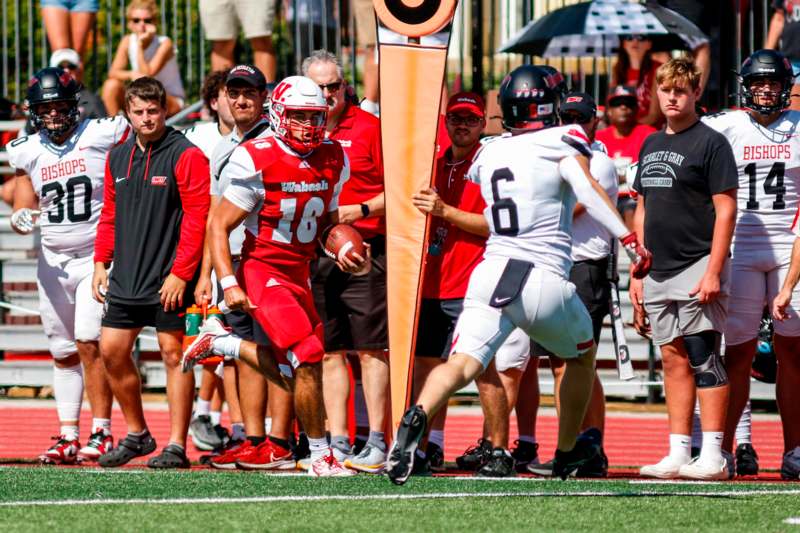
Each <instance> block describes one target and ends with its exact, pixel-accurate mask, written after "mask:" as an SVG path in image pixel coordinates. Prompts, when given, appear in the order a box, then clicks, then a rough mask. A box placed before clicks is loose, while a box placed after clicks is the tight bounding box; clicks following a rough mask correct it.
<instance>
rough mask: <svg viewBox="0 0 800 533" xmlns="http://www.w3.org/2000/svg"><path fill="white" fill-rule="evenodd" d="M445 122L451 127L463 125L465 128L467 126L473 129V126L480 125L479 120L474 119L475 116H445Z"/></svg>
mask: <svg viewBox="0 0 800 533" xmlns="http://www.w3.org/2000/svg"><path fill="white" fill-rule="evenodd" d="M447 122H449V123H450V124H452V125H453V126H461V125H462V124H463V125H465V126H469V127H470V128H474V127H475V126H477V125H478V124H480V123H481V118H480V117H476V116H475V115H468V116H458V115H447Z"/></svg>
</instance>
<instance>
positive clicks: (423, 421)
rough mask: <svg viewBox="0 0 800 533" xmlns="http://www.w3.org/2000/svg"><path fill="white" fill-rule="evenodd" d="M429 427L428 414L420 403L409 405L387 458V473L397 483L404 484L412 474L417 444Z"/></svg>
mask: <svg viewBox="0 0 800 533" xmlns="http://www.w3.org/2000/svg"><path fill="white" fill-rule="evenodd" d="M427 427H428V415H426V414H425V411H423V410H422V407H421V406H419V405H415V406H413V407H409V408H408V410H407V411H406V412H405V414H404V415H403V418H402V419H401V420H400V427H399V428H398V430H397V438H396V439H395V441H394V444H392V449H391V450H389V458H388V459H387V460H386V474H387V475H388V476H389V480H391V482H392V483H394V484H395V485H402V484H403V483H405V482H406V480H407V479H408V477H409V476H410V475H411V472H412V470H413V469H414V458H415V456H416V451H417V446H418V445H419V441H420V439H422V436H423V435H424V434H425V429H426V428H427Z"/></svg>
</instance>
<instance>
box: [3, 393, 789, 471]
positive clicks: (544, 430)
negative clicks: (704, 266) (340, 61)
mask: <svg viewBox="0 0 800 533" xmlns="http://www.w3.org/2000/svg"><path fill="white" fill-rule="evenodd" d="M0 412H1V413H2V416H0V462H2V460H3V459H23V460H31V461H32V460H35V458H36V457H38V455H39V454H40V453H42V452H43V451H44V450H45V449H46V448H47V447H48V446H49V444H50V440H49V437H50V436H52V435H55V434H56V433H58V421H57V418H56V412H55V409H54V408H53V407H49V406H48V407H44V406H43V407H27V406H26V407H22V406H20V407H15V406H14V405H13V404H12V403H4V404H3V405H2V408H1V409H0ZM146 417H147V421H148V424H149V427H150V431H151V432H152V433H153V435H154V436H155V438H156V440H157V441H158V443H159V448H161V447H163V446H165V445H166V444H167V442H168V438H169V415H168V413H167V412H166V411H157V410H149V411H147V412H146ZM90 424H91V415H90V414H89V412H88V411H85V410H84V411H83V414H82V418H81V429H82V434H81V436H82V438H83V439H84V440H85V439H86V437H88V431H89V426H90ZM556 424H557V421H556V419H555V417H554V416H552V415H541V416H540V417H539V421H538V427H537V438H538V439H539V442H540V449H539V454H540V458H542V459H543V460H546V459H549V458H550V457H551V456H552V453H553V450H554V448H555V444H556ZM481 425H482V418H481V417H480V416H478V415H471V414H451V415H450V416H448V418H447V426H446V428H445V443H446V445H445V456H446V458H447V460H448V461H452V460H454V459H455V457H456V456H457V455H460V454H461V453H462V452H463V451H464V449H465V448H467V447H468V446H470V445H472V444H473V443H474V442H475V441H476V440H477V439H478V437H479V436H480V433H481ZM515 426H516V422H515V421H514V420H512V437H511V439H512V442H513V439H515V438H516V427H515ZM112 427H113V429H114V434H115V437H117V438H119V437H121V436H123V435H124V433H125V430H124V428H125V424H124V420H123V418H122V414H121V413H120V412H119V411H118V410H115V411H114V416H113V421H112ZM667 439H668V432H667V421H666V418H665V417H663V416H661V415H652V416H646V415H644V416H642V415H637V416H624V415H621V414H617V413H609V415H608V418H607V421H606V437H605V450H606V454H607V455H608V458H609V462H610V463H611V466H616V467H620V466H631V465H633V466H636V465H643V464H649V463H653V462H657V461H659V460H660V459H661V457H663V456H664V454H665V453H666V452H667V448H668V444H667ZM753 445H754V446H755V448H756V450H757V451H758V454H759V462H760V464H761V467H762V468H765V469H777V468H780V462H781V454H782V449H783V438H782V435H781V427H780V422H779V421H777V420H755V421H754V422H753ZM200 455H201V452H198V451H197V450H195V449H194V447H192V446H191V445H190V446H189V457H190V459H192V460H197V459H198V458H199V457H200Z"/></svg>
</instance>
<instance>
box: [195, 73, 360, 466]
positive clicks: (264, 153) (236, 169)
mask: <svg viewBox="0 0 800 533" xmlns="http://www.w3.org/2000/svg"><path fill="white" fill-rule="evenodd" d="M270 104H271V105H270V120H271V122H272V127H273V129H274V130H275V136H274V137H273V138H265V139H254V140H252V141H248V142H246V143H244V144H242V145H240V146H239V147H237V148H236V149H235V150H234V152H233V154H232V155H231V158H230V160H229V162H228V167H229V168H230V170H229V172H231V173H232V174H231V176H232V179H231V184H230V185H229V186H228V188H227V189H226V190H225V193H224V195H223V198H222V200H221V201H220V203H219V206H218V207H217V209H216V211H215V212H214V216H213V219H212V220H211V223H210V227H209V231H210V234H209V247H210V250H211V257H212V260H213V263H214V269H215V270H216V271H217V273H218V275H219V277H220V283H221V285H222V287H223V289H224V291H225V304H226V305H227V306H228V307H229V308H231V309H243V310H245V311H247V312H249V313H251V314H252V315H253V317H254V318H255V319H256V320H257V321H258V322H259V324H260V325H261V326H262V327H263V328H264V331H265V332H266V333H267V336H268V337H269V338H270V340H271V341H272V345H273V346H272V356H273V357H265V353H266V352H265V350H263V348H262V349H261V350H260V356H259V349H258V346H257V345H256V344H255V343H252V342H249V341H244V340H242V339H240V338H238V337H236V336H235V335H232V334H229V332H228V331H226V330H225V329H224V328H223V327H222V325H221V323H219V322H218V321H217V320H215V319H213V318H212V319H209V320H208V321H207V322H206V325H205V326H204V327H203V328H202V330H201V333H200V335H198V337H197V339H196V340H195V342H194V343H193V344H192V345H191V346H190V347H189V348H188V349H187V350H186V352H185V354H184V369H186V370H188V368H190V367H191V366H192V365H193V364H195V363H196V362H198V361H200V360H202V359H203V358H204V357H206V356H208V355H209V354H211V353H216V354H220V355H224V356H226V357H228V358H238V359H240V360H243V361H245V362H246V363H248V364H251V365H252V366H254V367H255V368H258V369H259V370H260V371H262V372H263V373H264V375H265V376H266V377H267V378H269V379H271V380H273V381H276V382H279V383H283V382H284V381H285V382H286V383H288V384H289V386H291V387H293V389H294V392H295V409H296V411H297V416H298V418H299V419H300V422H301V423H302V424H303V427H304V428H305V430H306V432H307V434H308V438H309V447H310V448H311V460H312V464H311V468H310V469H309V474H310V475H312V476H315V477H329V476H348V475H353V474H354V472H352V471H350V470H347V469H345V468H344V467H342V466H341V465H340V464H339V463H338V461H336V459H335V458H334V457H333V455H332V454H331V451H330V448H329V446H328V442H327V440H326V438H325V426H324V408H323V401H322V372H321V369H322V367H321V362H322V357H323V355H324V349H323V344H322V323H321V322H320V319H319V316H318V315H317V312H316V310H315V308H314V302H313V298H312V295H311V290H310V287H309V264H310V261H311V260H312V259H313V258H314V257H315V255H316V253H317V238H318V236H319V234H320V233H321V232H320V228H324V227H326V226H327V225H328V224H336V223H337V222H338V213H337V209H338V203H339V193H340V192H341V189H342V186H343V185H344V182H345V181H347V178H348V176H349V163H348V161H347V157H346V156H345V154H344V152H343V151H342V148H341V146H340V145H339V144H338V143H336V142H333V141H326V140H325V122H326V116H327V109H328V108H327V104H326V102H325V98H324V97H323V95H322V91H321V90H320V89H319V87H318V86H317V85H316V84H315V83H314V82H313V81H311V80H310V79H308V78H305V77H302V76H291V77H289V78H286V79H285V80H283V81H282V82H281V83H280V84H278V86H277V87H276V88H275V91H274V92H273V94H272V97H271V102H270ZM251 213H255V215H256V216H249V215H250V214H251ZM242 222H244V223H245V227H246V229H247V232H246V237H245V243H244V247H243V249H242V263H241V266H240V268H239V271H238V272H237V274H236V276H234V275H233V269H232V266H231V255H230V248H229V244H228V234H229V232H230V231H231V230H232V229H233V228H235V227H237V226H238V225H239V224H240V223H242ZM338 266H339V268H341V269H343V270H345V271H348V272H351V273H366V272H367V271H368V270H369V268H370V266H371V263H370V260H369V254H367V257H366V258H364V257H361V256H357V258H356V261H351V260H349V259H347V258H343V259H342V262H340V263H339V265H338ZM277 459H279V458H276V460H277Z"/></svg>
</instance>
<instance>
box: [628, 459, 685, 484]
mask: <svg viewBox="0 0 800 533" xmlns="http://www.w3.org/2000/svg"><path fill="white" fill-rule="evenodd" d="M688 462H689V458H688V457H687V458H686V459H681V458H678V457H673V456H671V455H667V456H666V457H664V458H663V459H661V460H660V461H659V462H658V463H656V464H654V465H646V466H643V467H642V468H640V469H639V475H640V476H643V477H656V478H658V479H675V478H677V477H678V476H679V475H680V469H681V467H682V466H683V465H685V464H687V463H688Z"/></svg>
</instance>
